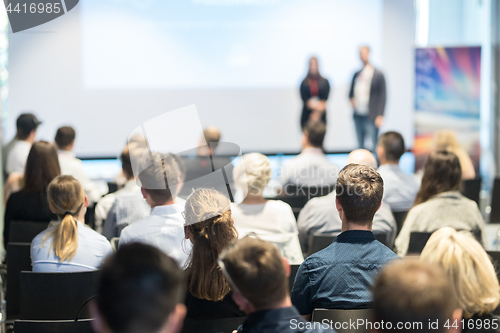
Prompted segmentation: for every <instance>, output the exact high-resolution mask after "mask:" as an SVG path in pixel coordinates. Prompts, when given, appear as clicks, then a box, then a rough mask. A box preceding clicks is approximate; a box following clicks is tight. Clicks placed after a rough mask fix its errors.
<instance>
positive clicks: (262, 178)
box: [232, 153, 304, 264]
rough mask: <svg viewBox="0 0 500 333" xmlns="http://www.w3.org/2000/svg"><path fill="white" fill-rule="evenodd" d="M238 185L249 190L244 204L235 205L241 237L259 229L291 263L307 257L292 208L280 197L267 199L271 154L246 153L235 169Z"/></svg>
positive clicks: (244, 190) (236, 224)
mask: <svg viewBox="0 0 500 333" xmlns="http://www.w3.org/2000/svg"><path fill="white" fill-rule="evenodd" d="M233 178H234V180H235V182H236V186H237V187H238V188H239V189H240V190H242V191H243V192H244V193H246V195H245V198H244V199H243V202H242V203H241V204H238V205H235V206H233V211H232V213H233V217H234V225H235V227H236V230H238V233H239V235H240V237H244V236H246V235H247V234H249V233H255V234H256V235H257V236H258V237H259V238H261V239H263V240H265V241H268V242H271V243H273V244H274V245H276V247H278V249H279V250H280V253H281V255H282V256H284V257H286V258H287V259H288V261H289V262H290V264H300V263H302V262H303V261H304V256H303V255H302V249H301V247H300V242H299V232H298V229H297V222H296V221H295V216H294V215H293V211H292V208H291V207H290V205H288V204H287V203H285V202H283V201H280V200H266V199H264V196H263V192H264V189H265V188H266V186H267V184H268V183H269V180H270V179H271V163H270V161H269V158H268V157H267V156H265V155H263V154H260V153H249V154H245V155H243V157H242V159H241V162H240V164H238V165H237V166H236V167H235V168H234V170H233Z"/></svg>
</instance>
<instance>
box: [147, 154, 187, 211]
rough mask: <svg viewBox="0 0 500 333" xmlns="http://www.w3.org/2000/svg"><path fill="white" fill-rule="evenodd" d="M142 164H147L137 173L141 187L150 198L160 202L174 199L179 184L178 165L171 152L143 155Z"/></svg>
mask: <svg viewBox="0 0 500 333" xmlns="http://www.w3.org/2000/svg"><path fill="white" fill-rule="evenodd" d="M143 158H144V160H143V161H142V163H145V164H143V165H147V167H146V168H144V169H142V171H141V173H140V174H139V180H140V181H141V187H142V188H143V189H145V190H146V192H147V193H148V194H149V196H150V197H151V199H153V201H154V202H155V203H157V204H162V203H165V202H167V201H170V200H173V199H175V197H176V196H177V185H178V184H179V167H178V166H177V162H176V161H175V159H174V157H173V156H172V155H171V154H162V153H157V152H152V153H151V154H145V155H143Z"/></svg>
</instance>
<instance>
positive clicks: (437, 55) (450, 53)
mask: <svg viewBox="0 0 500 333" xmlns="http://www.w3.org/2000/svg"><path fill="white" fill-rule="evenodd" d="M480 73H481V47H436V48H417V49H416V50H415V81H416V84H415V144H414V148H413V152H414V154H415V170H416V171H417V170H420V169H421V168H422V167H423V165H424V163H425V159H426V157H427V155H428V154H429V153H430V152H431V151H432V150H433V149H434V140H435V133H436V132H437V131H440V130H443V129H447V130H453V131H454V132H455V133H456V135H457V138H458V140H459V142H460V144H461V145H462V147H463V148H464V149H465V150H466V151H467V152H468V153H469V155H470V157H471V159H472V162H473V164H474V167H475V169H476V174H478V171H479V157H480V153H481V151H480V143H479V126H480V123H479V113H480V90H481V89H480V81H481V76H480Z"/></svg>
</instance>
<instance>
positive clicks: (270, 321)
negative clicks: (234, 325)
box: [238, 306, 335, 333]
mask: <svg viewBox="0 0 500 333" xmlns="http://www.w3.org/2000/svg"><path fill="white" fill-rule="evenodd" d="M253 332H255V333H286V332H290V333H292V332H293V333H313V332H318V333H321V332H335V331H334V330H333V329H331V328H330V326H329V325H320V323H316V325H313V323H309V322H306V321H304V319H302V317H301V316H300V315H299V313H298V312H297V310H296V309H295V308H294V307H293V306H292V307H289V308H281V309H272V310H263V311H258V312H254V313H252V314H250V315H249V316H248V318H247V320H245V322H244V323H243V325H242V326H240V327H239V328H238V333H253Z"/></svg>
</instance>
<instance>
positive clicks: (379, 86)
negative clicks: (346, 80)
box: [349, 69, 387, 120]
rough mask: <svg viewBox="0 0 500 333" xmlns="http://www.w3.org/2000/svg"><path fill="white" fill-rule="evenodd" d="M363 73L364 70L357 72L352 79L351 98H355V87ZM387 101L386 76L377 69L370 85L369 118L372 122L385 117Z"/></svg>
mask: <svg viewBox="0 0 500 333" xmlns="http://www.w3.org/2000/svg"><path fill="white" fill-rule="evenodd" d="M361 71H362V70H360V71H357V72H356V73H354V76H353V77H352V82H351V88H350V89H349V98H353V97H354V86H355V85H356V80H357V79H358V76H359V73H361ZM386 100H387V89H386V85H385V77H384V74H383V73H382V72H381V71H379V70H378V69H375V70H374V72H373V78H372V83H371V85H370V99H369V101H368V117H369V118H370V119H371V120H375V118H377V117H378V116H383V115H384V110H385V102H386ZM354 112H356V110H354Z"/></svg>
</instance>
